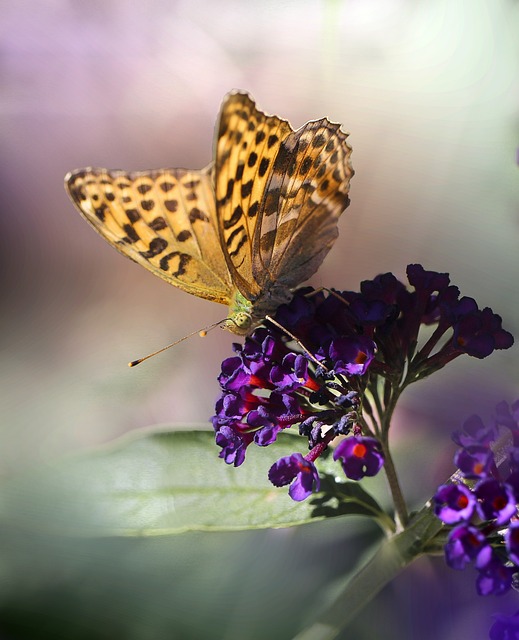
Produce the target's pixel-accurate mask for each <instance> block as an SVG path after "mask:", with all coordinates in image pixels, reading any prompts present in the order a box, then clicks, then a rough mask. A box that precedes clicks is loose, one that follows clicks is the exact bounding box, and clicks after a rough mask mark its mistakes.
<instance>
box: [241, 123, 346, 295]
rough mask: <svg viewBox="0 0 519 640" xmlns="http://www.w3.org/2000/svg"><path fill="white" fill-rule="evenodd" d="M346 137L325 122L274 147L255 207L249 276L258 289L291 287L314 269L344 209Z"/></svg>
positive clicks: (326, 251) (295, 134) (332, 125)
mask: <svg viewBox="0 0 519 640" xmlns="http://www.w3.org/2000/svg"><path fill="white" fill-rule="evenodd" d="M346 138H347V134H345V133H344V132H343V131H341V130H340V126H339V125H338V124H334V123H331V122H329V121H328V120H327V119H326V118H323V119H321V120H316V121H312V122H308V123H307V124H305V125H304V126H303V127H301V128H300V129H298V130H297V131H294V132H293V133H291V134H290V135H289V136H288V137H287V138H286V139H285V140H283V141H282V142H281V143H280V148H279V150H278V153H277V155H276V159H275V162H274V166H273V169H272V172H271V174H270V176H269V180H268V183H267V185H266V187H265V191H264V194H263V198H262V201H261V205H260V223H259V225H258V227H257V229H256V234H255V238H254V249H253V255H254V256H255V261H254V264H253V274H254V278H255V279H256V281H257V282H258V283H259V284H260V286H261V287H262V288H268V287H269V283H272V282H277V283H279V284H280V285H284V286H286V287H289V288H291V287H294V286H297V285H298V284H300V283H302V282H304V281H305V280H306V279H307V278H309V277H310V276H311V275H312V274H313V273H315V271H316V270H317V269H318V267H319V265H320V264H321V262H322V261H323V259H324V257H325V256H326V254H327V253H328V251H329V250H330V248H331V246H332V244H333V242H334V241H335V239H336V237H337V234H338V230H337V221H338V218H339V216H340V215H341V213H342V212H343V211H344V210H345V209H346V207H347V206H348V204H349V197H348V191H349V183H350V178H351V177H352V175H353V169H352V168H351V165H350V155H351V148H350V146H349V145H348V143H347V142H346Z"/></svg>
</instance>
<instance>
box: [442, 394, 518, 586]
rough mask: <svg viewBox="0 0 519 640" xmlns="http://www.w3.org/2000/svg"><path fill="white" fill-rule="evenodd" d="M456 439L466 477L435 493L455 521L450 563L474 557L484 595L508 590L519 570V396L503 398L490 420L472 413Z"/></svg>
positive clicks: (445, 515)
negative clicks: (508, 400)
mask: <svg viewBox="0 0 519 640" xmlns="http://www.w3.org/2000/svg"><path fill="white" fill-rule="evenodd" d="M453 439H454V441H455V442H456V443H457V444H458V445H460V449H459V450H458V451H457V453H456V456H455V463H456V465H457V466H458V468H459V471H460V474H461V476H462V478H463V482H464V483H463V484H461V483H460V484H455V483H452V484H446V485H442V486H441V487H439V489H438V491H437V492H436V495H435V497H434V510H435V513H436V515H437V516H438V518H440V520H442V521H443V522H444V523H445V524H448V525H452V526H453V529H452V530H451V531H450V533H449V536H448V539H447V543H446V545H445V558H446V561H447V564H448V565H449V566H451V567H452V568H453V569H464V568H465V566H466V565H467V564H468V563H470V562H474V564H475V567H476V569H477V571H478V577H477V580H476V589H477V591H478V593H479V594H480V595H489V594H496V595H499V594H502V593H506V591H508V590H509V589H510V587H511V586H512V579H513V576H514V574H515V573H517V572H518V571H519V518H518V514H517V504H518V503H519V400H518V401H517V402H515V403H514V404H513V405H512V407H509V406H508V405H507V403H506V402H502V403H501V404H499V405H498V406H497V409H496V417H495V419H494V421H493V423H492V424H491V425H489V426H486V425H485V424H484V423H483V421H482V420H481V418H479V417H478V416H472V417H470V418H469V419H468V420H467V421H466V422H465V423H464V425H463V428H462V429H461V430H460V431H458V432H456V433H455V434H454V436H453ZM465 483H466V484H465Z"/></svg>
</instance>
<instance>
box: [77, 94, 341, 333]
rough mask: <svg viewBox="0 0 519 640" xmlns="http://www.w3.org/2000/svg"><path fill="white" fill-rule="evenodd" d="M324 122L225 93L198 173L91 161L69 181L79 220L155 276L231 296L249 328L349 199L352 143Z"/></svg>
mask: <svg viewBox="0 0 519 640" xmlns="http://www.w3.org/2000/svg"><path fill="white" fill-rule="evenodd" d="M346 137H347V136H346V134H345V133H344V132H342V131H341V130H340V128H339V125H337V124H333V123H330V122H329V121H328V120H327V119H325V118H323V119H321V120H316V121H311V122H308V123H307V124H306V125H304V126H303V127H301V128H300V129H298V130H297V131H294V130H293V129H292V127H291V126H290V125H289V123H288V122H287V121H286V120H282V119H280V118H278V117H276V116H268V115H266V114H265V113H263V112H262V111H259V110H258V109H257V108H256V106H255V103H254V101H253V100H252V98H250V96H249V95H248V94H245V93H241V92H235V93H230V94H228V95H227V96H226V98H225V99H224V102H223V105H222V110H221V114H220V120H219V123H218V125H217V127H216V137H215V158H214V162H212V163H211V164H210V165H208V166H207V167H205V168H204V169H202V170H201V171H190V170H187V169H160V170H155V171H141V172H125V171H110V170H107V169H98V168H87V169H82V170H78V171H74V172H72V173H70V174H68V175H67V176H66V178H65V183H66V184H65V186H66V189H67V191H68V193H69V195H70V197H71V199H72V201H73V202H74V204H75V205H76V207H77V208H78V209H79V211H80V213H81V214H82V215H83V217H84V218H85V219H86V220H87V222H89V224H90V225H91V226H93V227H94V229H95V230H96V231H97V232H98V233H99V234H100V235H102V236H103V237H104V238H105V239H106V240H107V241H108V242H109V243H110V244H112V245H113V246H114V247H115V248H116V249H118V250H119V251H120V252H121V253H123V254H124V255H125V256H127V257H129V258H131V259H132V260H134V261H135V262H138V263H139V264H141V265H142V266H144V267H145V268H146V269H148V270H150V271H152V272H153V273H154V274H155V275H159V276H160V277H161V278H163V279H164V280H166V281H167V282H170V283H171V284H173V285H175V286H177V287H179V288H181V289H183V290H184V291H187V292H188V293H192V294H194V295H197V296H198V297H201V298H205V299H208V300H212V301H214V302H219V303H221V304H226V305H228V306H229V312H228V317H227V320H226V322H225V323H224V326H225V328H227V329H229V330H230V331H232V332H233V333H237V334H241V335H244V334H247V333H249V332H250V331H251V330H252V329H253V328H254V326H256V325H257V324H258V323H259V322H261V320H262V319H263V318H264V317H265V316H266V315H267V314H268V313H270V312H273V311H274V310H275V309H276V308H277V307H278V306H279V305H280V304H282V303H283V302H287V301H288V300H290V297H291V290H292V289H293V288H294V287H296V286H297V285H299V284H301V283H302V282H304V281H305V280H306V279H308V278H309V277H310V276H311V275H312V274H313V273H314V272H315V271H316V270H317V268H318V267H319V265H320V264H321V262H322V260H323V259H324V257H325V256H326V254H327V253H328V251H329V250H330V248H331V246H332V245H333V242H334V241H335V239H336V237H337V234H338V231H337V221H338V218H339V216H340V214H341V213H342V212H343V211H344V209H345V208H346V207H347V206H348V204H349V198H348V191H349V181H350V178H351V177H352V175H353V170H352V168H351V165H350V154H351V148H350V147H349V145H348V144H347V142H346Z"/></svg>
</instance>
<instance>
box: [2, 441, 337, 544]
mask: <svg viewBox="0 0 519 640" xmlns="http://www.w3.org/2000/svg"><path fill="white" fill-rule="evenodd" d="M304 444H305V443H304V441H303V440H302V439H301V438H297V437H293V436H291V435H289V434H281V435H280V437H279V439H278V442H276V444H275V446H273V447H268V448H260V447H257V446H251V447H250V448H249V450H248V452H247V460H246V461H245V463H244V464H243V465H242V466H241V467H238V468H234V467H232V466H229V465H226V464H225V462H224V461H223V460H221V459H219V458H218V448H217V447H216V445H215V443H214V433H213V432H212V431H178V430H175V431H162V432H157V431H155V432H147V433H146V432H145V433H144V434H142V433H140V434H139V435H138V436H137V437H135V436H133V437H131V438H128V437H125V438H123V439H121V440H119V441H118V442H115V443H113V444H112V445H110V446H108V447H105V448H102V449H97V450H94V451H89V452H86V453H82V454H80V455H74V456H69V457H67V458H66V459H63V460H61V461H59V462H58V463H56V464H54V465H52V466H46V467H44V468H40V469H37V470H34V471H32V472H31V473H29V474H24V475H23V476H20V477H16V478H13V479H12V480H11V481H10V482H9V483H7V484H6V486H5V487H3V489H2V490H1V491H0V517H3V518H4V519H6V520H8V521H9V523H10V524H15V525H17V526H21V527H24V528H31V529H36V530H43V531H49V532H54V533H60V534H66V535H95V536H112V535H118V536H150V535H164V534H171V533H181V532H184V531H194V530H199V531H200V530H204V531H218V530H219V531H222V530H239V529H259V528H265V527H287V526H291V525H299V524H302V523H305V522H310V521H313V520H320V519H323V518H324V517H325V515H324V514H321V515H318V516H317V517H316V513H315V507H314V506H313V505H312V504H311V502H310V500H306V501H304V502H301V503H297V502H294V501H293V500H291V499H290V497H289V496H288V492H287V488H281V489H279V488H275V487H273V486H272V485H271V484H270V482H269V481H268V478H267V472H268V469H269V468H270V466H271V464H272V463H273V462H274V461H275V460H277V459H278V458H280V457H282V456H286V455H289V454H291V453H293V452H294V451H298V450H301V448H302V445H303V446H304Z"/></svg>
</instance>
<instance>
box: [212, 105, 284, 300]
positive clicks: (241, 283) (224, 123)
mask: <svg viewBox="0 0 519 640" xmlns="http://www.w3.org/2000/svg"><path fill="white" fill-rule="evenodd" d="M291 132H292V128H291V127H290V125H289V123H288V122H287V121H286V120H282V119H280V118H278V117H276V116H268V115H266V114H265V113H263V112H262V111H259V110H258V109H257V108H256V105H255V103H254V101H253V100H252V99H251V97H250V96H249V95H248V94H245V93H232V94H229V96H228V97H227V99H226V100H225V101H224V104H223V106H222V111H221V114H220V121H219V125H218V128H217V133H216V160H215V174H216V185H215V190H216V206H217V215H218V219H219V231H220V238H221V242H222V248H223V250H224V253H225V254H226V258H227V262H228V265H229V268H230V270H231V272H232V275H233V280H234V281H235V284H236V285H237V287H238V288H239V290H240V291H241V293H242V294H243V295H244V296H245V297H246V298H248V299H252V298H254V297H256V296H258V295H259V294H260V292H261V288H260V286H258V285H259V283H258V282H257V281H256V279H255V278H254V275H253V262H254V257H253V250H254V249H253V240H254V234H255V230H256V227H257V224H258V220H259V215H258V214H259V211H260V205H261V201H262V198H263V194H264V190H265V186H266V184H267V183H268V180H269V178H270V175H271V173H272V169H273V166H274V161H275V158H276V154H277V152H278V149H279V146H280V143H281V142H282V141H283V140H284V139H286V138H287V137H288V136H289V135H290V133H291Z"/></svg>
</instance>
